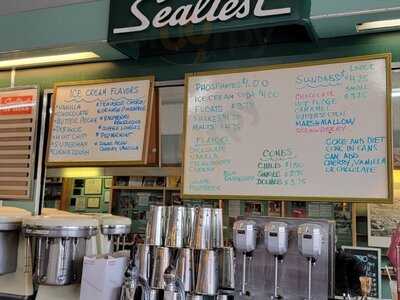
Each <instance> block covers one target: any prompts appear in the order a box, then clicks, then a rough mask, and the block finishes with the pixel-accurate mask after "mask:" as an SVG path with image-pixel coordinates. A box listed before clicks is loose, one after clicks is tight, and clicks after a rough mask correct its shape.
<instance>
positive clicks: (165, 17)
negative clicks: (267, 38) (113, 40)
mask: <svg viewBox="0 0 400 300" xmlns="http://www.w3.org/2000/svg"><path fill="white" fill-rule="evenodd" d="M144 1H146V2H147V1H155V2H156V3H157V4H158V5H160V9H159V10H158V12H157V13H156V14H155V15H154V17H153V18H149V17H148V16H146V14H145V13H144V12H143V10H141V4H143V3H144ZM267 1H270V0H228V1H226V0H225V1H223V0H197V2H196V1H193V2H194V3H190V4H185V5H181V6H179V7H177V8H173V7H172V6H170V5H169V4H168V2H171V0H135V1H134V2H133V4H132V5H131V7H130V11H131V14H132V15H133V16H134V17H135V18H136V19H137V20H138V21H139V24H138V25H135V26H129V27H120V28H114V29H113V33H114V34H122V33H132V32H141V31H144V30H146V29H148V28H149V27H150V26H153V27H154V28H163V27H166V26H170V27H175V26H185V25H190V24H193V25H196V24H200V23H203V22H225V21H229V20H232V19H243V18H246V17H248V16H250V15H253V16H254V17H259V18H264V17H269V16H277V15H287V14H290V13H291V8H290V7H284V8H274V9H264V5H265V3H266V2H267ZM253 3H255V6H253V5H254V4H253Z"/></svg>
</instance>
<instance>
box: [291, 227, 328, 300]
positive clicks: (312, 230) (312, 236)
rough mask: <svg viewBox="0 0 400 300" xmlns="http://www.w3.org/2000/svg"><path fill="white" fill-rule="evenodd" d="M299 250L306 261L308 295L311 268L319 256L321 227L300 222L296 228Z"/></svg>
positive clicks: (309, 296) (310, 288)
mask: <svg viewBox="0 0 400 300" xmlns="http://www.w3.org/2000/svg"><path fill="white" fill-rule="evenodd" d="M297 232H298V247H299V252H300V254H301V255H302V256H304V257H305V258H306V259H307V261H308V297H307V300H312V299H311V293H312V286H311V283H312V268H313V265H314V264H315V263H316V261H317V259H318V258H319V257H320V256H321V249H322V228H321V226H319V225H317V224H311V223H310V224H302V225H300V226H299V228H298V231H297Z"/></svg>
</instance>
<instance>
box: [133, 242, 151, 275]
mask: <svg viewBox="0 0 400 300" xmlns="http://www.w3.org/2000/svg"><path fill="white" fill-rule="evenodd" d="M135 261H136V266H137V267H138V270H139V275H140V276H141V277H143V278H144V279H146V280H147V281H149V280H150V246H149V245H146V244H137V252H136V257H135Z"/></svg>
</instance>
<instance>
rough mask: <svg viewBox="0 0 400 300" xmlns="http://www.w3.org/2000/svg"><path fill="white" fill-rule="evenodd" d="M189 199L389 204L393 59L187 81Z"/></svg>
mask: <svg viewBox="0 0 400 300" xmlns="http://www.w3.org/2000/svg"><path fill="white" fill-rule="evenodd" d="M184 121H185V128H184V176H183V187H182V196H183V197H184V198H189V199H190V198H192V199H266V200H291V201H296V200H298V201H334V202H337V201H341V202H378V203H391V202H392V199H393V189H392V186H393V184H392V181H393V179H392V176H393V174H392V129H391V124H392V121H391V55H390V54H380V55H370V56H361V57H349V58H341V59H332V60H323V61H312V62H304V63H296V64H286V65H276V66H268V67H256V68H244V69H235V70H222V71H212V72H203V73H195V74H187V75H186V103H185V120H184Z"/></svg>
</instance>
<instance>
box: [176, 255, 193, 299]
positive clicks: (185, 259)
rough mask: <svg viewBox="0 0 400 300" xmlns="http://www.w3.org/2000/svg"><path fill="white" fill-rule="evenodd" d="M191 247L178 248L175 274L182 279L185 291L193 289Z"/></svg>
mask: <svg viewBox="0 0 400 300" xmlns="http://www.w3.org/2000/svg"><path fill="white" fill-rule="evenodd" d="M192 264H193V261H192V249H189V248H182V249H179V253H178V260H177V263H176V276H177V277H178V278H180V279H181V280H182V283H183V287H184V289H185V292H191V291H192V290H193V275H194V274H193V270H192Z"/></svg>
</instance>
